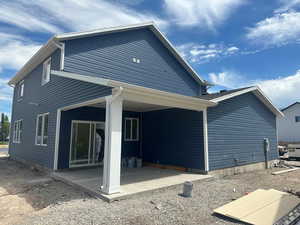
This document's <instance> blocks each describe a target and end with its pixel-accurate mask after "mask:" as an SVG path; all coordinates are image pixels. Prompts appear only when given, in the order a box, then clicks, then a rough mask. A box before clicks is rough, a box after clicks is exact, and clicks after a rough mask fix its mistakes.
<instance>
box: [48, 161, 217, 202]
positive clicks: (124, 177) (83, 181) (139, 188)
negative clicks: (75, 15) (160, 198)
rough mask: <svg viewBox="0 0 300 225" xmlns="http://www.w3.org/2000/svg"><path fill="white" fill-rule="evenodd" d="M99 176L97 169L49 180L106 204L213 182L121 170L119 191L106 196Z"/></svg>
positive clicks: (188, 176) (159, 172)
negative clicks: (188, 184)
mask: <svg viewBox="0 0 300 225" xmlns="http://www.w3.org/2000/svg"><path fill="white" fill-rule="evenodd" d="M102 174H103V170H102V168H99V167H98V168H90V169H77V170H66V171H62V172H55V173H52V177H53V178H54V179H58V180H61V181H63V182H65V183H68V184H70V185H73V186H76V187H78V188H80V189H81V190H83V191H85V192H86V193H89V194H91V195H93V196H95V197H98V198H102V199H104V200H106V201H108V202H111V201H115V200H120V199H124V198H128V197H129V196H132V195H136V194H139V193H144V192H149V191H154V190H158V189H163V188H167V187H171V186H174V185H182V184H183V183H184V182H185V181H192V182H196V181H200V180H204V179H208V178H212V176H211V175H203V174H196V173H187V172H182V171H176V170H170V169H159V168H153V167H142V168H122V171H121V191H120V192H119V193H115V194H110V195H107V194H104V193H102V192H101V191H100V187H101V185H102Z"/></svg>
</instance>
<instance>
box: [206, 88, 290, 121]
mask: <svg viewBox="0 0 300 225" xmlns="http://www.w3.org/2000/svg"><path fill="white" fill-rule="evenodd" d="M248 92H253V93H254V94H255V96H256V97H258V98H259V99H260V100H261V101H262V102H263V103H264V104H265V105H266V106H267V107H268V108H269V109H270V110H271V111H272V112H273V113H274V114H275V115H277V116H280V117H283V116H284V114H283V113H282V112H281V111H280V110H279V109H278V108H277V107H276V106H275V105H274V104H273V103H272V102H271V100H270V99H269V98H268V97H267V96H266V95H265V94H264V93H263V91H262V90H261V89H260V88H259V87H258V86H255V87H250V88H247V89H243V90H241V91H237V92H233V93H231V94H228V95H223V96H221V97H218V98H215V99H211V101H212V102H215V103H219V102H221V101H224V100H227V99H230V98H233V97H236V96H239V95H242V94H246V93H248Z"/></svg>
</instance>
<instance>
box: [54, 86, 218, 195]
mask: <svg viewBox="0 0 300 225" xmlns="http://www.w3.org/2000/svg"><path fill="white" fill-rule="evenodd" d="M214 105H215V103H213V102H210V101H207V100H202V99H199V98H196V97H188V96H183V95H178V94H173V93H167V92H163V91H157V90H153V89H148V88H142V87H138V86H132V85H130V86H125V87H124V85H123V87H116V88H113V89H112V94H111V95H109V96H104V97H100V98H98V99H94V100H90V101H86V102H82V103H79V104H75V105H71V106H67V107H64V108H61V109H59V110H58V113H57V114H58V116H57V118H58V121H57V122H58V123H57V124H58V128H57V129H58V130H57V133H58V137H59V138H58V140H56V146H55V160H54V168H55V170H56V171H57V170H58V172H56V173H54V175H55V177H56V178H59V179H61V180H64V181H66V182H68V183H72V184H75V185H78V186H80V187H82V188H85V189H86V190H88V191H90V192H92V193H97V194H100V193H101V194H100V195H101V196H102V197H104V198H106V199H107V200H111V199H115V198H119V197H123V196H128V195H131V194H133V193H139V192H143V191H147V190H154V189H157V188H163V187H168V186H172V185H176V184H180V183H183V182H184V181H187V180H191V181H195V180H200V179H204V178H207V177H208V176H206V175H201V174H199V172H201V173H202V174H203V173H206V172H207V171H208V169H209V165H208V160H207V158H208V153H207V121H206V120H207V119H206V117H207V115H206V114H207V113H206V109H207V107H210V106H214ZM83 108H84V110H85V111H84V112H79V111H80V110H83ZM95 109H98V110H102V111H96V113H94V114H93V116H90V115H89V112H91V111H95ZM76 111H77V112H79V113H77V114H76ZM69 112H75V114H76V115H77V116H85V117H89V118H91V117H97V118H96V119H93V121H94V122H93V121H92V122H87V123H90V130H92V129H95V128H94V127H96V124H97V123H99V121H101V122H102V124H103V129H104V130H105V132H104V133H105V137H104V139H105V140H104V143H105V144H104V157H103V161H102V162H101V163H99V164H95V165H94V166H96V165H97V166H99V165H101V166H100V167H97V168H92V169H85V168H80V169H72V170H65V169H67V168H70V167H71V166H70V165H71V164H70V163H71V157H72V153H71V152H69V151H71V149H72V147H71V146H70V145H71V142H72V141H71V138H69V139H65V137H66V136H72V135H73V134H72V132H71V131H70V124H71V123H70V122H72V127H73V121H76V120H78V118H79V117H74V118H73V119H71V118H72V117H71V116H69V115H68V114H66V113H69ZM97 115H98V116H97ZM128 115H129V117H132V115H134V117H136V118H138V122H137V123H138V125H135V126H138V128H137V129H138V134H136V135H135V137H133V136H134V135H132V131H131V136H132V137H131V139H132V140H134V141H135V142H126V138H127V136H126V135H127V134H126V133H128V131H127V126H126V122H124V119H126V118H124V117H127V116H128ZM66 119H67V120H69V123H65V120H66ZM127 119H128V118H127ZM129 119H130V118H129ZM71 120H72V121H71ZM84 120H92V119H86V118H85V119H84ZM93 123H94V126H93ZM64 124H65V125H66V124H67V125H66V126H64ZM124 125H125V128H124ZM131 126H134V125H133V124H132V125H131ZM124 129H125V130H124ZM124 131H125V134H124V133H122V132H124ZM59 139H60V140H59ZM89 139H90V144H89V146H93V143H92V144H91V140H94V139H93V138H91V137H90V138H89ZM130 143H131V145H130ZM132 144H134V146H135V147H134V148H135V154H136V155H134V156H136V157H139V158H141V159H142V161H143V166H144V165H146V164H145V162H146V163H148V165H149V164H152V165H170V166H171V167H166V168H179V169H180V170H181V171H176V170H170V169H164V170H162V169H159V168H153V167H142V168H122V163H121V162H122V157H123V154H124V152H126V151H128V149H130V151H131V154H132V149H131V148H132V146H133V145H132ZM63 152H65V153H67V154H65V157H62V155H61V154H62V153H63ZM89 155H90V153H89ZM88 161H89V160H88ZM67 162H69V163H68V165H65V166H64V167H61V164H66V163H67ZM75 162H76V161H75ZM72 167H73V166H72ZM76 167H77V166H76ZM78 167H80V165H78ZM60 169H64V170H62V171H61V172H60V171H59V170H60ZM186 171H193V172H197V173H187V172H186ZM100 191H101V192H100Z"/></svg>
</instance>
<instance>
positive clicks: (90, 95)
mask: <svg viewBox="0 0 300 225" xmlns="http://www.w3.org/2000/svg"><path fill="white" fill-rule="evenodd" d="M59 61H60V52H59V51H56V52H55V53H54V54H53V55H52V62H51V69H55V70H59ZM41 77H42V64H40V65H39V66H37V67H36V68H35V69H34V70H33V71H32V72H31V73H30V74H28V76H26V78H25V79H24V84H25V88H24V97H23V98H22V100H18V99H17V97H16V94H15V95H14V96H15V97H14V99H13V112H12V123H14V121H16V120H19V119H23V133H22V138H21V139H22V143H21V144H15V143H13V142H12V139H13V138H12V134H13V132H11V137H10V140H11V141H10V148H9V153H10V155H11V157H12V158H21V159H24V160H27V161H29V162H32V163H37V164H41V165H42V166H45V167H48V168H53V158H54V145H55V131H56V113H57V109H58V108H60V107H63V106H67V105H71V104H76V103H79V102H83V101H87V100H90V99H94V98H98V97H101V96H106V95H110V94H111V88H110V87H105V86H99V85H94V84H91V83H86V82H82V81H77V80H73V79H68V78H62V77H58V76H54V75H51V80H50V82H49V83H47V84H45V85H44V86H41ZM16 91H17V88H15V90H14V92H15V93H16ZM31 103H37V104H38V106H37V105H34V104H31ZM46 112H49V113H50V114H49V131H48V132H49V134H48V146H47V147H45V146H36V145H35V132H36V118H37V115H38V114H40V113H46Z"/></svg>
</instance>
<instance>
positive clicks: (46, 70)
mask: <svg viewBox="0 0 300 225" xmlns="http://www.w3.org/2000/svg"><path fill="white" fill-rule="evenodd" d="M50 70H51V58H48V59H47V60H46V61H45V62H44V63H43V74H42V85H44V84H46V83H48V82H49V81H50Z"/></svg>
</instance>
